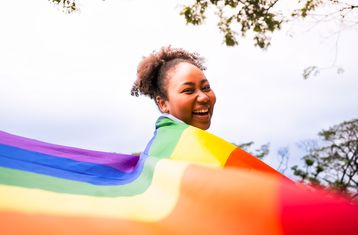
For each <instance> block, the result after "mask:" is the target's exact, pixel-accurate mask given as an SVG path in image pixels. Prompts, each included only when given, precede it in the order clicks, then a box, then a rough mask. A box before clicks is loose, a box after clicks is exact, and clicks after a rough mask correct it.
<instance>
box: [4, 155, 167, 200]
mask: <svg viewBox="0 0 358 235" xmlns="http://www.w3.org/2000/svg"><path fill="white" fill-rule="evenodd" d="M159 160H160V159H156V158H151V157H148V158H147V159H146V160H145V165H144V169H143V171H142V173H141V175H140V176H139V177H138V178H137V179H136V180H135V181H133V182H131V183H129V184H125V185H117V186H99V185H93V184H89V183H85V182H79V181H72V180H66V179H61V178H55V177H52V176H46V175H41V174H36V173H31V172H26V171H21V170H14V169H9V168H3V167H0V184H6V185H15V186H21V187H26V188H37V189H44V190H47V191H53V192H59V193H68V194H80V195H90V196H98V197H118V196H133V195H136V194H140V193H142V192H144V191H145V190H146V189H147V188H148V187H149V185H150V184H151V182H152V179H153V172H154V170H155V166H156V164H157V162H158V161H159Z"/></svg>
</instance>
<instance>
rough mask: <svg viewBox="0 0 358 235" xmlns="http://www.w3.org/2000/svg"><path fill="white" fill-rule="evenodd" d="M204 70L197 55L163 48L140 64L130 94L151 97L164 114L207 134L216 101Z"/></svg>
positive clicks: (181, 50)
mask: <svg viewBox="0 0 358 235" xmlns="http://www.w3.org/2000/svg"><path fill="white" fill-rule="evenodd" d="M203 70H205V67H204V65H203V59H202V58H201V57H200V56H199V55H198V54H195V53H189V52H187V51H185V50H183V49H180V48H179V49H176V48H171V47H164V48H162V49H161V50H160V51H158V52H153V53H152V54H150V55H149V56H148V57H145V58H144V59H143V60H142V61H141V62H140V63H139V65H138V70H137V80H136V81H135V83H134V85H133V88H132V91H131V94H132V95H136V96H138V95H139V94H143V95H146V96H149V97H150V98H151V99H153V100H154V101H155V102H156V104H157V106H158V108H159V110H160V111H161V112H163V113H168V114H171V115H173V116H175V117H176V118H178V119H180V120H182V121H184V122H185V123H187V124H189V125H192V126H195V127H198V128H200V129H204V130H206V129H208V128H209V126H210V121H211V117H212V114H213V110H214V105H215V101H216V97H215V94H214V92H213V91H212V90H211V88H210V85H209V82H208V80H207V79H206V77H205V75H204V73H203Z"/></svg>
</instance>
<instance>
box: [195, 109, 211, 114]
mask: <svg viewBox="0 0 358 235" xmlns="http://www.w3.org/2000/svg"><path fill="white" fill-rule="evenodd" d="M207 112H209V109H200V110H195V111H194V113H207Z"/></svg>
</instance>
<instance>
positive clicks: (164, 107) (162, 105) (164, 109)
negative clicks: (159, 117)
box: [155, 95, 169, 113]
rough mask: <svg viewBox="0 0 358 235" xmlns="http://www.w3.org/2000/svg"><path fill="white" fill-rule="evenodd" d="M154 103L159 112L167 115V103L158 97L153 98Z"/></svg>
mask: <svg viewBox="0 0 358 235" xmlns="http://www.w3.org/2000/svg"><path fill="white" fill-rule="evenodd" d="M155 102H156V103H157V105H158V108H159V110H160V112H162V113H169V110H168V106H167V102H166V100H165V99H163V98H162V97H160V96H159V95H158V96H157V97H155Z"/></svg>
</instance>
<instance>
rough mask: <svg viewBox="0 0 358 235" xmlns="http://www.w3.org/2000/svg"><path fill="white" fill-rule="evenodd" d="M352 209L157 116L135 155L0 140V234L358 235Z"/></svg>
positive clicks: (0, 135) (2, 136)
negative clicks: (150, 134) (149, 137)
mask: <svg viewBox="0 0 358 235" xmlns="http://www.w3.org/2000/svg"><path fill="white" fill-rule="evenodd" d="M357 222H358V206H357V204H352V203H350V202H349V201H347V200H346V199H344V198H342V197H338V196H335V195H332V194H328V193H326V192H323V191H319V190H315V189H311V188H307V187H305V186H303V185H299V184H297V183H294V182H292V181H290V180H289V179H287V178H286V177H284V176H283V175H281V174H280V173H278V172H277V171H275V170H274V169H272V168H271V167H269V166H268V165H266V164H264V163H263V162H261V161H260V160H258V159H256V158H255V157H253V156H251V155H250V154H248V153H246V152H244V151H242V150H240V149H239V148H237V147H236V146H234V145H233V144H230V143H228V142H226V141H224V140H223V139H220V138H219V137H217V136H214V135H212V134H210V133H208V132H206V131H203V130H200V129H197V128H195V127H192V126H188V125H186V124H184V123H180V122H176V121H174V120H171V119H169V118H166V117H162V118H160V119H159V120H158V122H157V124H156V131H155V135H154V137H153V139H152V140H151V141H150V142H149V144H148V146H147V147H146V149H145V151H144V152H143V153H142V154H141V155H140V156H132V155H125V154H116V153H106V152H99V151H89V150H84V149H78V148H73V147H65V146H59V145H54V144H48V143H44V142H40V141H36V140H32V139H27V138H24V137H19V136H15V135H11V134H8V133H5V132H0V231H1V234H4V235H11V234H71V235H72V234H86V235H90V234H131V235H132V234H156V235H161V234H183V235H184V234H185V235H186V234H195V235H197V234H205V235H207V234H250V235H255V234H275V235H281V234H325V235H327V234H357V231H358V225H357Z"/></svg>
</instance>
